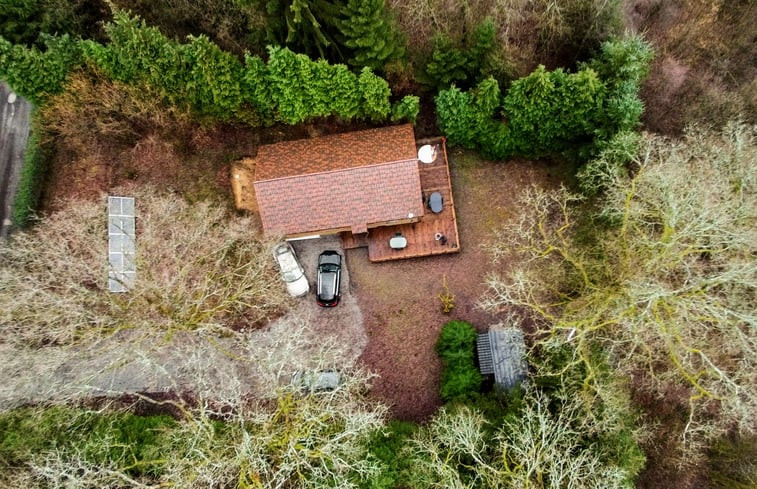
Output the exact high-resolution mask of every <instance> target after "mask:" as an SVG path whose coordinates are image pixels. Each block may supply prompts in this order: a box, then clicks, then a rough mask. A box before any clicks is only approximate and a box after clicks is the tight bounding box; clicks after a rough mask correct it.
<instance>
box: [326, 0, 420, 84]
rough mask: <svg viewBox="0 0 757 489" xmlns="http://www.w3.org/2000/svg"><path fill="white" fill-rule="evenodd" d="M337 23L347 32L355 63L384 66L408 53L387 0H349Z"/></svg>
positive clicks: (375, 68)
mask: <svg viewBox="0 0 757 489" xmlns="http://www.w3.org/2000/svg"><path fill="white" fill-rule="evenodd" d="M337 27H339V30H340V31H341V33H342V35H343V36H344V45H345V46H347V47H348V48H350V49H352V51H353V56H352V58H350V60H349V63H350V64H351V65H354V66H360V67H364V66H367V67H369V68H371V69H373V70H380V69H382V68H383V67H384V66H385V65H386V64H387V63H388V62H389V61H392V60H395V59H399V58H401V57H402V56H404V55H405V47H404V45H403V42H402V39H401V38H400V36H399V33H398V31H397V30H396V29H394V26H393V25H392V23H391V21H390V18H389V16H388V14H387V11H386V8H385V6H384V0H349V1H348V2H347V4H346V5H345V6H344V7H343V8H342V18H341V19H340V20H339V22H337Z"/></svg>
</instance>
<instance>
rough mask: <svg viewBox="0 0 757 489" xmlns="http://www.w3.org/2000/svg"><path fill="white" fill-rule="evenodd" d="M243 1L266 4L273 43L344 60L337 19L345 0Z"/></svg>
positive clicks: (311, 53) (331, 59) (268, 26)
mask: <svg viewBox="0 0 757 489" xmlns="http://www.w3.org/2000/svg"><path fill="white" fill-rule="evenodd" d="M241 1H244V2H246V3H248V4H250V5H251V6H255V5H257V6H259V7H261V6H264V7H265V11H266V15H267V28H268V40H269V42H270V43H271V44H279V45H284V46H286V47H288V48H290V49H292V50H293V51H295V52H297V53H303V54H307V55H308V56H310V57H312V58H323V59H326V60H329V61H333V62H341V61H344V53H343V52H342V49H341V47H340V44H339V43H338V42H337V39H336V37H337V36H338V35H339V29H338V28H337V26H336V23H337V22H338V20H339V16H340V15H341V9H342V7H343V5H344V1H343V0H241ZM262 4H264V5H262Z"/></svg>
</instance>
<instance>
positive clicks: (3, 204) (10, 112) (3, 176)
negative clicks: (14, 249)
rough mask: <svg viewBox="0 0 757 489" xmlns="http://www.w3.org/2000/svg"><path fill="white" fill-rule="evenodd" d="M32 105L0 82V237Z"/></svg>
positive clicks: (8, 215)
mask: <svg viewBox="0 0 757 489" xmlns="http://www.w3.org/2000/svg"><path fill="white" fill-rule="evenodd" d="M31 110H32V104H31V103H29V102H28V101H27V100H25V99H23V98H21V97H18V96H16V94H15V93H13V92H12V91H11V89H10V87H8V85H6V84H5V83H0V239H2V238H5V236H7V234H8V232H9V231H10V226H11V220H10V218H11V215H12V210H13V209H12V204H13V198H14V196H15V195H16V190H17V189H18V180H19V178H20V176H21V168H22V166H23V163H24V153H25V150H26V141H27V140H28V138H29V116H30V114H31Z"/></svg>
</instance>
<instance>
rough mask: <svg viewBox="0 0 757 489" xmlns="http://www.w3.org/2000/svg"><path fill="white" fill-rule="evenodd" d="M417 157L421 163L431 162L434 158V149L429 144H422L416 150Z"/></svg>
mask: <svg viewBox="0 0 757 489" xmlns="http://www.w3.org/2000/svg"><path fill="white" fill-rule="evenodd" d="M418 159H419V160H421V161H422V162H423V163H433V162H434V160H435V159H436V149H435V148H434V147H433V146H431V145H430V144H424V145H423V146H421V147H420V149H419V150H418Z"/></svg>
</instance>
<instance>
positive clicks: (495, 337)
mask: <svg viewBox="0 0 757 489" xmlns="http://www.w3.org/2000/svg"><path fill="white" fill-rule="evenodd" d="M476 348H477V350H478V359H479V369H480V370H481V373H482V374H483V375H491V374H494V383H495V384H496V385H497V386H498V387H500V388H502V389H510V388H512V387H514V386H515V385H517V384H518V383H519V382H520V381H522V380H523V379H525V378H526V375H527V374H528V365H527V364H526V344H525V342H524V341H523V332H522V331H521V330H520V329H518V328H502V327H499V326H493V327H491V328H490V329H489V332H488V333H484V334H480V335H478V339H477V341H476Z"/></svg>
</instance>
